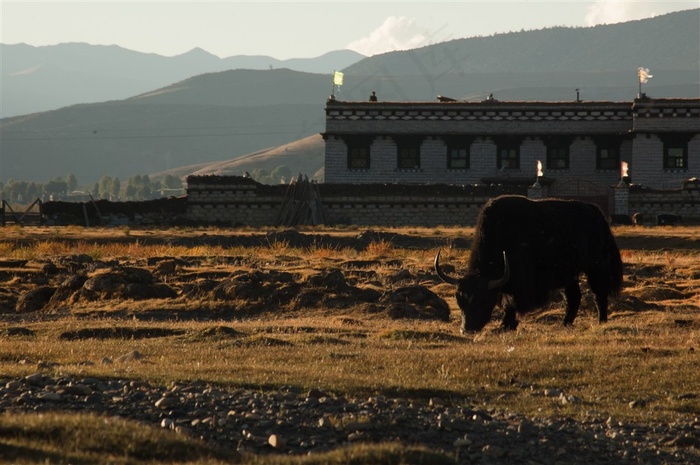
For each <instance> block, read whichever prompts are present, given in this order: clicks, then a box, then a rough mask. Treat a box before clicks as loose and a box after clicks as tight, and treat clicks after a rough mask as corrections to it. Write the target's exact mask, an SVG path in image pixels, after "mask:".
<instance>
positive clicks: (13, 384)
mask: <svg viewBox="0 0 700 465" xmlns="http://www.w3.org/2000/svg"><path fill="white" fill-rule="evenodd" d="M21 387H22V383H20V382H19V381H8V382H7V384H5V389H7V390H8V391H16V390H17V389H19V388H21Z"/></svg>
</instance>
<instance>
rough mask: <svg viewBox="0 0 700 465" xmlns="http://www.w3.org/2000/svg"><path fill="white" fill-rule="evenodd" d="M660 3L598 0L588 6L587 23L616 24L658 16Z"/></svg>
mask: <svg viewBox="0 0 700 465" xmlns="http://www.w3.org/2000/svg"><path fill="white" fill-rule="evenodd" d="M658 3H659V2H650V1H648V0H597V1H596V2H594V3H593V4H592V5H591V6H589V7H588V10H587V12H586V19H585V24H586V26H595V25H597V24H614V23H621V22H624V21H633V20H636V19H642V18H649V17H652V16H656V15H657V14H659V13H658V12H657V11H656V8H657V6H658Z"/></svg>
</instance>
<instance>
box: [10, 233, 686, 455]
mask: <svg viewBox="0 0 700 465" xmlns="http://www.w3.org/2000/svg"><path fill="white" fill-rule="evenodd" d="M613 232H614V234H615V236H616V238H617V240H618V245H619V246H620V248H621V251H622V257H623V261H624V263H625V285H624V289H623V294H622V296H621V297H620V298H619V299H617V300H616V301H615V302H614V303H613V304H612V306H611V315H610V320H609V321H608V323H606V324H599V323H598V322H597V316H596V315H595V309H594V305H593V301H592V297H591V295H590V293H589V292H587V291H586V290H585V286H584V300H583V304H582V309H581V311H580V313H579V316H578V318H577V320H576V322H575V324H574V325H573V327H567V328H565V327H563V326H562V325H561V319H562V318H563V314H564V312H563V307H562V305H563V304H562V302H561V301H560V299H558V298H557V299H555V302H553V303H552V305H551V306H549V307H547V308H543V309H541V310H540V311H538V312H536V313H533V314H528V315H524V316H520V326H519V327H518V330H517V331H515V332H503V331H501V330H500V329H499V318H500V314H498V312H496V313H497V314H496V315H495V316H494V319H493V321H492V322H491V323H490V324H489V325H487V327H486V328H485V329H484V330H483V331H482V332H480V333H478V334H476V335H462V334H460V332H459V320H460V314H459V309H458V308H457V305H456V302H455V299H454V295H453V294H454V288H453V287H452V286H451V285H448V284H445V283H442V282H441V281H440V280H439V279H438V278H437V276H435V273H434V272H433V270H432V261H433V257H434V255H435V252H436V251H437V250H438V249H442V250H443V260H444V262H445V263H449V265H453V266H454V270H450V271H452V272H454V273H457V274H458V273H460V271H461V270H464V267H465V266H466V259H467V257H468V247H469V243H470V239H471V234H472V233H473V231H471V230H469V229H456V228H435V229H420V228H405V229H391V230H386V229H383V230H367V229H359V228H343V229H330V228H313V229H312V228H308V229H296V230H282V229H267V230H252V229H234V230H231V229H213V228H212V229H168V230H146V229H143V230H141V229H129V228H121V229H102V228H94V229H85V228H80V227H65V228H59V227H56V228H30V227H24V228H22V227H8V228H4V229H3V230H2V235H1V236H0V334H2V337H1V338H0V462H2V463H20V464H27V463H71V464H87V463H114V464H144V463H193V464H205V463H207V464H219V463H280V464H311V463H314V464H315V463H319V464H320V463H338V464H340V463H357V464H374V463H380V464H381V463H386V464H390V463H391V464H394V463H524V464H525V463H567V464H572V463H630V464H633V463H698V461H700V375H699V374H698V373H699V371H698V367H699V366H700V229H698V228H697V227H695V228H693V227H678V228H670V227H655V228H633V227H616V228H615V229H614V230H613Z"/></svg>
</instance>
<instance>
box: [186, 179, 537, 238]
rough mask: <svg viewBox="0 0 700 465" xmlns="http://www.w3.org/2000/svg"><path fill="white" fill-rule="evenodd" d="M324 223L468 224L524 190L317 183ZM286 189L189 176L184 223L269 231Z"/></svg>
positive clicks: (249, 181) (525, 191)
mask: <svg viewBox="0 0 700 465" xmlns="http://www.w3.org/2000/svg"><path fill="white" fill-rule="evenodd" d="M318 188H319V189H318V190H319V192H320V195H321V202H322V206H321V212H322V215H323V220H324V223H325V224H329V225H334V224H355V225H365V226H409V225H412V226H438V225H471V224H474V221H475V220H476V217H477V215H478V214H479V210H480V208H481V206H482V205H483V204H484V203H485V202H486V201H487V200H488V199H490V198H492V197H496V196H498V195H502V194H520V195H526V194H527V189H526V188H524V187H501V186H499V187H490V186H451V185H444V184H443V185H426V184H416V185H410V184H372V185H363V186H358V185H354V184H319V185H318ZM286 191H287V186H284V185H279V186H267V185H263V184H258V183H256V182H255V181H253V180H251V179H248V178H240V177H235V176H231V177H225V176H190V177H189V178H188V180H187V199H188V200H187V219H188V221H190V222H193V223H202V224H222V225H245V226H252V227H260V226H275V225H277V224H278V223H279V221H280V217H281V214H282V208H283V204H284V203H285V192H286Z"/></svg>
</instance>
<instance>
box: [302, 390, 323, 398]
mask: <svg viewBox="0 0 700 465" xmlns="http://www.w3.org/2000/svg"><path fill="white" fill-rule="evenodd" d="M306 397H308V398H310V399H320V398H322V397H328V394H326V393H325V392H323V391H321V390H320V389H311V390H310V391H309V392H308V394H306Z"/></svg>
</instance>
